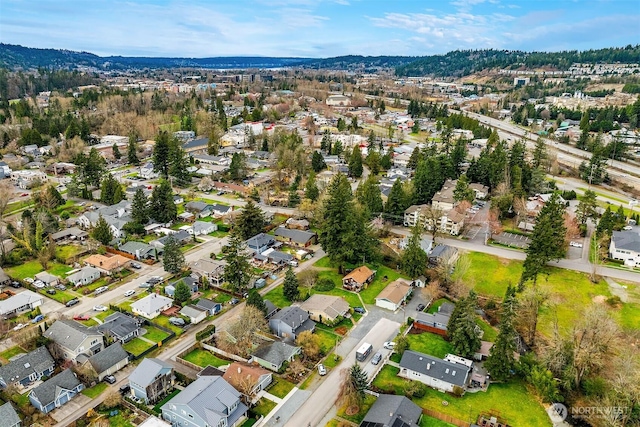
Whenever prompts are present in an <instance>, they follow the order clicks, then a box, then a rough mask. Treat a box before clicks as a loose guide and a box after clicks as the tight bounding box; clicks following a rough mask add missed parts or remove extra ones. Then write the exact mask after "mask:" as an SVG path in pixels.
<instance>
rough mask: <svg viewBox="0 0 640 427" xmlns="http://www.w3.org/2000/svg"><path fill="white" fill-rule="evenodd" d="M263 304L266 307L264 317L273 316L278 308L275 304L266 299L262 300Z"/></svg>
mask: <svg viewBox="0 0 640 427" xmlns="http://www.w3.org/2000/svg"><path fill="white" fill-rule="evenodd" d="M264 305H265V306H266V307H267V314H265V316H264V317H265V319H270V318H271V317H273V315H274V314H276V313H277V312H278V310H280V309H279V308H278V307H276V306H275V304H274V303H272V302H271V301H269V300H268V299H266V300H264Z"/></svg>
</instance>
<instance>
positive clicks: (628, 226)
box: [622, 225, 633, 231]
mask: <svg viewBox="0 0 640 427" xmlns="http://www.w3.org/2000/svg"><path fill="white" fill-rule="evenodd" d="M622 229H623V230H624V231H629V230H633V227H632V226H630V225H625V226H624V227H622Z"/></svg>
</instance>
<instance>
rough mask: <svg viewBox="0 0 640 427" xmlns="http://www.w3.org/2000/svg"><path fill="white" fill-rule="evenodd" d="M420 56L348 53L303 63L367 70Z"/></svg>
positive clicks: (340, 68)
mask: <svg viewBox="0 0 640 427" xmlns="http://www.w3.org/2000/svg"><path fill="white" fill-rule="evenodd" d="M419 58H420V57H419V56H362V55H347V56H336V57H333V58H324V59H315V60H312V61H309V62H306V63H304V64H302V67H304V68H311V69H333V70H367V69H375V68H396V67H399V66H402V65H406V64H409V63H412V62H414V61H415V60H417V59H419Z"/></svg>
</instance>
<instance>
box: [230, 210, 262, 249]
mask: <svg viewBox="0 0 640 427" xmlns="http://www.w3.org/2000/svg"><path fill="white" fill-rule="evenodd" d="M265 225H266V221H265V219H264V212H262V209H260V207H259V206H258V205H256V204H255V203H254V202H253V200H249V201H248V202H247V204H246V205H244V208H243V209H242V212H241V213H240V215H239V216H238V218H237V219H236V222H235V225H234V227H233V230H234V232H235V233H237V234H238V235H239V236H240V237H241V238H242V239H243V240H247V239H250V238H252V237H253V236H255V235H256V234H259V233H262V232H263V231H264V227H265Z"/></svg>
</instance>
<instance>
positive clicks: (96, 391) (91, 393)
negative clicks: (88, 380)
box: [82, 382, 107, 399]
mask: <svg viewBox="0 0 640 427" xmlns="http://www.w3.org/2000/svg"><path fill="white" fill-rule="evenodd" d="M106 389H107V383H104V382H99V383H98V384H96V385H94V386H93V387H91V388H85V389H84V390H82V394H84V395H85V396H87V397H90V398H91V399H95V398H96V397H98V396H100V395H101V394H102V392H103V391H105V390H106Z"/></svg>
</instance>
